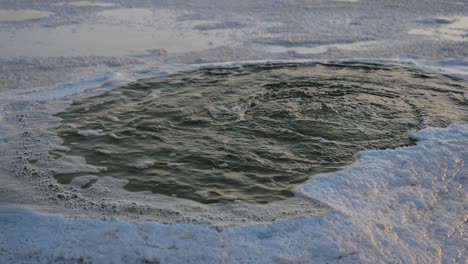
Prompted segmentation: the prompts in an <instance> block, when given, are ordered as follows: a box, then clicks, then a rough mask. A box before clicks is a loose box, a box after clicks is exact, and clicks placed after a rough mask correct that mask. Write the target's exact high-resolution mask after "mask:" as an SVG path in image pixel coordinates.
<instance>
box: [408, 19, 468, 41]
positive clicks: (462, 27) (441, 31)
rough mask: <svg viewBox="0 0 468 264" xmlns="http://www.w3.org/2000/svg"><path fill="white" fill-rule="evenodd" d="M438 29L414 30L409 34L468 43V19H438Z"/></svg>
mask: <svg viewBox="0 0 468 264" xmlns="http://www.w3.org/2000/svg"><path fill="white" fill-rule="evenodd" d="M436 22H438V24H440V26H439V27H436V28H418V29H412V30H410V31H409V32H408V33H409V34H414V35H423V36H432V37H438V38H442V39H447V40H452V41H468V17H454V18H438V19H436Z"/></svg>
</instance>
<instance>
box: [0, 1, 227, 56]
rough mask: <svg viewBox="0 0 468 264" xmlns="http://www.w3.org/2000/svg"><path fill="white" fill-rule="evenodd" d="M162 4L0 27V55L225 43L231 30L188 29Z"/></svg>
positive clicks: (122, 52) (119, 52)
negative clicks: (90, 18) (70, 21)
mask: <svg viewBox="0 0 468 264" xmlns="http://www.w3.org/2000/svg"><path fill="white" fill-rule="evenodd" d="M194 25H196V24H195V23H193V22H189V21H184V22H180V21H177V20H176V15H175V14H172V13H170V12H167V11H165V10H148V9H136V8H135V9H134V8H128V9H117V10H109V11H103V12H100V13H98V19H97V21H96V22H95V23H92V24H79V25H66V26H60V27H57V28H44V27H42V28H21V29H16V30H6V29H2V30H0V46H1V47H2V49H0V56H6V57H14V56H44V57H54V56H86V55H100V56H126V55H131V54H138V53H141V52H142V51H145V50H164V51H166V52H168V53H178V52H188V51H194V50H204V49H207V48H211V47H215V46H221V45H228V44H229V43H230V41H229V40H230V38H231V37H232V31H230V30H210V31H209V32H199V31H197V30H193V29H192V27H193V26H194Z"/></svg>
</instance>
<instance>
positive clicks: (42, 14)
mask: <svg viewBox="0 0 468 264" xmlns="http://www.w3.org/2000/svg"><path fill="white" fill-rule="evenodd" d="M53 14H54V13H52V12H48V11H40V10H32V9H24V10H6V9H0V22H2V21H26V20H31V19H40V18H46V17H49V16H51V15H53ZM2 49H3V48H2Z"/></svg>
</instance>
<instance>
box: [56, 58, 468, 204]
mask: <svg viewBox="0 0 468 264" xmlns="http://www.w3.org/2000/svg"><path fill="white" fill-rule="evenodd" d="M464 93H465V90H464V88H463V87H462V86H460V84H457V82H456V81H453V80H451V79H450V78H447V77H443V76H439V75H431V74H422V73H419V72H416V71H410V70H405V69H401V68H397V67H393V68H392V67H380V66H375V65H362V64H338V65H323V64H313V65H302V64H281V65H275V64H274V65H259V66H246V67H242V68H229V69H202V70H197V71H193V72H188V73H181V74H177V75H174V76H169V77H162V78H154V79H148V80H142V81H139V82H136V83H133V84H130V85H128V86H125V87H122V88H119V89H116V90H113V91H110V92H107V93H105V94H103V95H100V96H96V97H92V98H88V99H85V100H82V101H77V102H75V103H74V104H73V105H71V106H70V107H69V108H68V109H67V110H66V111H65V112H63V113H60V114H59V115H58V116H59V117H60V118H62V119H63V125H62V126H61V127H59V128H57V129H55V130H54V131H55V132H57V133H58V135H59V136H60V137H61V138H62V139H63V140H64V145H65V146H66V147H68V148H69V149H70V151H69V152H63V153H61V152H60V151H55V152H53V153H51V155H54V156H56V157H60V156H68V155H71V156H82V157H85V159H86V161H87V163H89V164H91V165H94V166H97V167H99V171H98V172H95V173H93V174H96V175H97V176H111V177H115V178H119V179H126V180H128V181H129V183H128V184H127V185H126V186H125V188H126V189H127V190H130V191H152V192H154V193H159V194H163V195H167V196H177V197H179V198H185V199H191V200H195V201H198V202H201V203H216V202H220V201H224V202H225V201H235V200H242V201H245V202H249V203H260V204H264V203H270V202H274V201H278V200H284V199H287V198H289V197H291V196H293V195H294V193H293V192H292V189H293V188H294V187H296V186H297V185H299V184H301V183H302V182H304V181H306V180H307V179H308V178H309V177H310V176H311V175H316V174H320V173H324V172H331V171H336V170H338V169H340V168H342V167H343V166H345V165H348V164H351V163H352V162H354V160H355V154H356V152H358V151H361V150H367V149H386V148H396V147H398V146H406V145H410V144H413V141H412V139H411V138H410V135H411V134H412V133H413V132H415V131H417V130H420V129H422V128H425V127H427V126H434V127H437V126H438V127H444V126H446V125H448V124H450V123H453V122H466V121H468V116H467V114H466V113H467V110H468V109H467V107H466V99H465V98H464ZM86 174H87V175H88V174H89V172H87V173H86ZM80 176H83V174H80V173H75V174H56V175H55V177H56V179H57V180H58V181H59V182H60V183H63V184H66V183H69V182H71V181H72V179H73V178H75V177H80Z"/></svg>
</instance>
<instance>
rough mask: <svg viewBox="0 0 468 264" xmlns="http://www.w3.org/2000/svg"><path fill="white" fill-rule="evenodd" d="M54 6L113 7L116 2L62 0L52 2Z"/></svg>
mask: <svg viewBox="0 0 468 264" xmlns="http://www.w3.org/2000/svg"><path fill="white" fill-rule="evenodd" d="M54 5H56V6H64V5H68V6H91V7H114V6H117V4H114V3H104V2H97V1H72V2H63V3H57V4H54Z"/></svg>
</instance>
